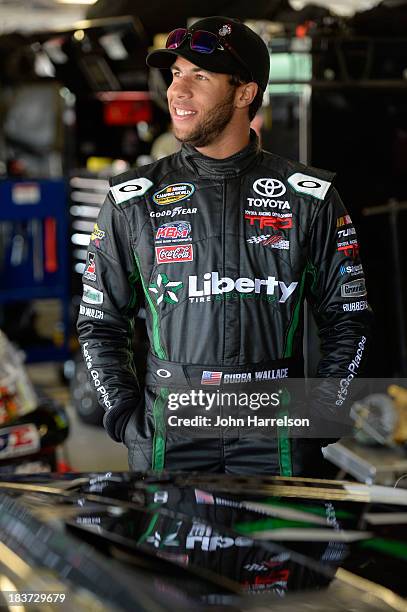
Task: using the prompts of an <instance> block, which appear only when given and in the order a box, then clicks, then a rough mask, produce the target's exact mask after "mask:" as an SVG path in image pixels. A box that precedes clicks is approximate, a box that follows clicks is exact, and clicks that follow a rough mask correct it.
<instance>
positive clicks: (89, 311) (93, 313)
mask: <svg viewBox="0 0 407 612" xmlns="http://www.w3.org/2000/svg"><path fill="white" fill-rule="evenodd" d="M79 313H80V314H81V315H83V316H84V317H89V318H90V319H99V320H100V321H102V320H103V310H98V309H97V308H91V307H90V306H83V304H81V305H80V306H79Z"/></svg>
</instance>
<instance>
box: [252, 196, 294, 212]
mask: <svg viewBox="0 0 407 612" xmlns="http://www.w3.org/2000/svg"><path fill="white" fill-rule="evenodd" d="M247 203H248V205H249V206H251V207H253V206H254V207H255V208H266V209H267V208H272V209H277V210H290V204H289V203H288V200H271V199H270V198H247ZM249 212H251V211H249Z"/></svg>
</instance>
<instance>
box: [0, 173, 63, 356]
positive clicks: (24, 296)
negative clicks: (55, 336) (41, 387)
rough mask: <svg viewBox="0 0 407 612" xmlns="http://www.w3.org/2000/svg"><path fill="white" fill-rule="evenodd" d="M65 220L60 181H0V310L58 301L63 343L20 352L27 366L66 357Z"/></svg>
mask: <svg viewBox="0 0 407 612" xmlns="http://www.w3.org/2000/svg"><path fill="white" fill-rule="evenodd" d="M68 220H69V216H68V211H67V188H66V183H65V181H64V180H62V179H41V180H33V179H30V180H28V179H27V180H8V179H7V180H2V181H0V224H1V232H0V241H1V243H0V306H1V305H2V304H6V303H10V302H17V301H31V300H38V299H48V298H53V299H59V300H61V312H62V321H61V324H62V332H63V342H61V343H60V345H58V346H55V345H49V346H48V345H47V346H42V345H41V346H33V347H24V350H25V352H26V354H27V361H31V362H33V361H58V360H65V359H67V358H68V357H69V332H70V300H71V295H70V277H69V252H70V251H69V245H68V236H69V232H68ZM10 236H11V237H10ZM16 236H19V238H18V239H19V240H20V244H19V245H18V248H19V249H20V251H19V253H18V261H15V258H14V255H15V252H13V249H15V248H16V244H15V242H13V241H14V239H15V237H16ZM50 255H51V257H50ZM13 258H14V262H13ZM41 268H42V269H41Z"/></svg>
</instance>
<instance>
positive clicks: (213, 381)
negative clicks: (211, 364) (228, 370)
mask: <svg viewBox="0 0 407 612" xmlns="http://www.w3.org/2000/svg"><path fill="white" fill-rule="evenodd" d="M221 381H222V372H209V371H208V370H204V371H203V372H202V378H201V385H220V383H221Z"/></svg>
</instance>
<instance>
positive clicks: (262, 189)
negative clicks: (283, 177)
mask: <svg viewBox="0 0 407 612" xmlns="http://www.w3.org/2000/svg"><path fill="white" fill-rule="evenodd" d="M253 189H254V191H255V192H256V193H258V194H259V195H261V196H265V197H268V198H279V197H280V196H282V195H284V194H285V192H286V191H287V189H286V186H285V185H284V183H282V182H281V181H279V180H278V179H275V178H259V179H257V181H254V183H253Z"/></svg>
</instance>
